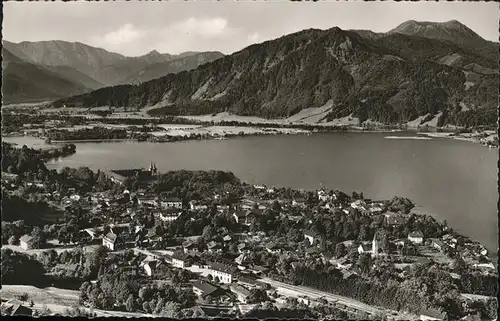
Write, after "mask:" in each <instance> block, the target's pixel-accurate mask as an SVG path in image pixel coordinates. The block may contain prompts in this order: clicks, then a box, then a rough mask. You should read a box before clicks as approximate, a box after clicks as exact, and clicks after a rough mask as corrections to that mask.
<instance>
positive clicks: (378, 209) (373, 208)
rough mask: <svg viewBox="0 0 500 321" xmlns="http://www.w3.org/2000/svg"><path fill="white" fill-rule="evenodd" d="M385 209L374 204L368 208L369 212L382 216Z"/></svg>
mask: <svg viewBox="0 0 500 321" xmlns="http://www.w3.org/2000/svg"><path fill="white" fill-rule="evenodd" d="M383 210H384V209H383V208H382V206H380V205H379V204H377V203H373V204H371V205H370V206H369V207H368V211H369V212H370V213H372V214H380V213H382V211H383Z"/></svg>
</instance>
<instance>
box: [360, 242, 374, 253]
mask: <svg viewBox="0 0 500 321" xmlns="http://www.w3.org/2000/svg"><path fill="white" fill-rule="evenodd" d="M358 253H359V254H363V253H369V254H372V253H373V252H372V245H371V244H368V243H366V244H360V245H359V246H358Z"/></svg>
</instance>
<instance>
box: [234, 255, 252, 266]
mask: <svg viewBox="0 0 500 321" xmlns="http://www.w3.org/2000/svg"><path fill="white" fill-rule="evenodd" d="M234 262H236V263H237V264H238V265H245V264H248V263H250V260H248V257H247V255H246V254H244V253H241V254H240V255H238V257H237V258H235V259H234Z"/></svg>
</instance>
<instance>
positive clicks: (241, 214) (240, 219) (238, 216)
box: [233, 210, 247, 224]
mask: <svg viewBox="0 0 500 321" xmlns="http://www.w3.org/2000/svg"><path fill="white" fill-rule="evenodd" d="M233 217H234V220H235V221H236V223H238V224H247V220H246V218H247V212H246V211H243V210H238V211H235V212H234V213H233Z"/></svg>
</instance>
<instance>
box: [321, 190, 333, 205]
mask: <svg viewBox="0 0 500 321" xmlns="http://www.w3.org/2000/svg"><path fill="white" fill-rule="evenodd" d="M331 199H332V196H331V195H329V194H328V193H327V192H325V191H324V190H319V191H318V200H320V201H322V202H328V201H330V200H331Z"/></svg>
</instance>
